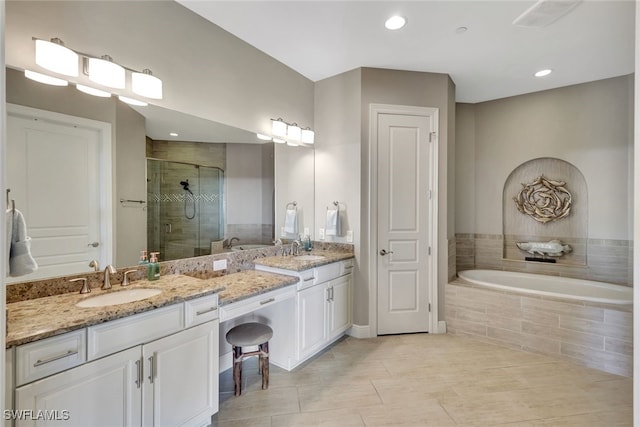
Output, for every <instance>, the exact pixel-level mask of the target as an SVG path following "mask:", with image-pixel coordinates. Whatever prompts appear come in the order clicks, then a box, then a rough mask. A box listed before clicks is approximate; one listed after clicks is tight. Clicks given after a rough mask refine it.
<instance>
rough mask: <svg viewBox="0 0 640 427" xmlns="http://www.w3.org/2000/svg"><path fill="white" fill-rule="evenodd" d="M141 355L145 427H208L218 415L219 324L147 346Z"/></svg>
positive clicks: (193, 329)
mask: <svg viewBox="0 0 640 427" xmlns="http://www.w3.org/2000/svg"><path fill="white" fill-rule="evenodd" d="M142 354H143V360H144V367H145V369H144V372H145V378H144V381H145V383H144V387H143V393H142V394H143V414H142V417H143V419H142V424H143V425H145V426H151V425H153V426H163V427H165V426H179V425H200V424H203V425H207V424H209V423H210V422H211V416H212V415H213V414H215V413H216V412H218V321H217V320H214V321H212V322H207V323H203V324H202V325H198V326H195V327H193V328H190V329H186V330H184V331H182V332H178V333H176V334H173V335H170V336H168V337H165V338H162V339H159V340H157V341H153V342H151V343H149V344H145V345H144V346H142Z"/></svg>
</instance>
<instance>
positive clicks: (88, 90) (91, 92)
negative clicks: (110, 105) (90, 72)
mask: <svg viewBox="0 0 640 427" xmlns="http://www.w3.org/2000/svg"><path fill="white" fill-rule="evenodd" d="M76 89H78V90H79V91H80V92H84V93H86V94H87V95H93V96H99V97H101V98H111V94H110V93H109V92H105V91H104V90H100V89H96V88H94V87H89V86H85V85H78V84H77V85H76Z"/></svg>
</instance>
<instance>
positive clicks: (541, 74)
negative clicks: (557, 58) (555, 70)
mask: <svg viewBox="0 0 640 427" xmlns="http://www.w3.org/2000/svg"><path fill="white" fill-rule="evenodd" d="M551 71H552V70H551V69H550V68H545V69H544V70H540V71H538V72H536V73H535V74H534V76H536V77H544V76H548V75H549V74H551Z"/></svg>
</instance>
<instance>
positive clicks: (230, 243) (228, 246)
mask: <svg viewBox="0 0 640 427" xmlns="http://www.w3.org/2000/svg"><path fill="white" fill-rule="evenodd" d="M234 240H236V241H238V242H239V241H240V239H238V238H237V237H232V238H231V239H229V243H228V244H227V248H229V249H231V247H232V246H233V241H234Z"/></svg>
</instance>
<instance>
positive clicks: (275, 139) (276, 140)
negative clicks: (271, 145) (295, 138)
mask: <svg viewBox="0 0 640 427" xmlns="http://www.w3.org/2000/svg"><path fill="white" fill-rule="evenodd" d="M273 142H275V143H276V144H284V143H285V142H287V141H285V140H284V139H280V138H273Z"/></svg>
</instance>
